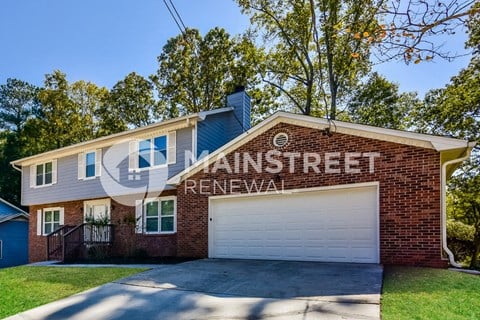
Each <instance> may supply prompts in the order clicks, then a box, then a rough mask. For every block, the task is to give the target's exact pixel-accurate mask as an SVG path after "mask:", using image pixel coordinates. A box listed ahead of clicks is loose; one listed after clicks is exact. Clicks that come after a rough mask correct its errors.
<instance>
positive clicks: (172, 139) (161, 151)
mask: <svg viewBox="0 0 480 320" xmlns="http://www.w3.org/2000/svg"><path fill="white" fill-rule="evenodd" d="M175 162H176V133H175V131H173V132H169V133H168V134H166V135H160V136H155V137H148V138H145V139H142V140H134V141H132V142H131V143H130V151H129V169H130V170H141V169H148V168H158V167H163V166H166V165H167V164H172V163H175Z"/></svg>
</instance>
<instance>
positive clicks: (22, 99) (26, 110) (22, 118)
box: [0, 79, 39, 132]
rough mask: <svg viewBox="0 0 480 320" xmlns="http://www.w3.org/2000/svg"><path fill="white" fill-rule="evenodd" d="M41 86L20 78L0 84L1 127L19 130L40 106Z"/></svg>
mask: <svg viewBox="0 0 480 320" xmlns="http://www.w3.org/2000/svg"><path fill="white" fill-rule="evenodd" d="M38 90H39V88H37V87H35V86H33V85H31V84H29V83H27V82H25V81H22V80H18V79H7V83H6V84H2V85H0V129H6V130H10V131H16V132H19V131H21V130H22V128H23V125H24V124H25V122H26V121H27V119H29V118H30V117H31V116H32V115H33V114H35V112H36V109H37V108H38V101H37V94H38Z"/></svg>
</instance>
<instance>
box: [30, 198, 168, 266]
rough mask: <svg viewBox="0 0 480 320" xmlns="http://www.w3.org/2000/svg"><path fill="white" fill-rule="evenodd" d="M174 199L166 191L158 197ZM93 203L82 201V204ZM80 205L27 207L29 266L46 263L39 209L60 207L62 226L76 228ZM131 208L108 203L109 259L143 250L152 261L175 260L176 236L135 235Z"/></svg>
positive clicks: (80, 216) (80, 210)
mask: <svg viewBox="0 0 480 320" xmlns="http://www.w3.org/2000/svg"><path fill="white" fill-rule="evenodd" d="M171 195H175V190H173V191H166V192H163V193H162V194H161V196H171ZM88 200H93V199H85V201H88ZM83 202H84V200H81V201H71V202H60V203H51V204H44V205H38V206H31V207H30V227H29V260H30V262H37V261H44V260H47V242H46V237H45V236H38V235H37V210H38V209H43V208H52V207H61V208H63V209H64V223H65V224H66V225H79V224H82V223H83V220H84V214H83ZM134 219H135V207H133V206H126V205H123V204H120V203H118V202H116V201H114V200H112V207H111V223H112V224H114V226H115V227H114V230H115V234H114V239H115V240H114V244H113V247H112V250H111V254H112V255H113V256H128V255H131V254H134V253H135V251H138V250H144V251H145V252H146V254H148V255H149V256H152V257H160V256H176V254H177V236H176V234H172V235H170V234H169V235H152V234H148V235H147V234H136V233H135V229H134V225H133V224H132V223H131V222H130V223H129V222H128V221H135V220H134Z"/></svg>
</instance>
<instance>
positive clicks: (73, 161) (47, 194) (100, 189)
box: [22, 127, 192, 206]
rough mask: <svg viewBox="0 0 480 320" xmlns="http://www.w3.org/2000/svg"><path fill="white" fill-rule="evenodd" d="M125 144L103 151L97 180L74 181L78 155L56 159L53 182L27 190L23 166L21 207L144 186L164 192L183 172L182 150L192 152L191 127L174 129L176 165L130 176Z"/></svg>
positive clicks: (126, 191) (121, 192) (127, 191)
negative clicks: (172, 178) (49, 184)
mask: <svg viewBox="0 0 480 320" xmlns="http://www.w3.org/2000/svg"><path fill="white" fill-rule="evenodd" d="M128 150H129V143H128V141H125V142H124V143H122V144H119V145H115V146H114V147H109V148H103V150H102V154H103V163H102V174H101V177H98V178H95V179H91V180H78V155H77V154H74V155H71V156H67V157H63V158H60V159H57V183H56V184H54V185H52V186H47V187H42V188H30V183H29V178H30V167H29V166H26V167H23V174H22V204H23V205H26V206H27V205H33V204H47V203H55V202H63V201H72V200H83V199H94V198H102V197H108V196H110V195H115V196H118V195H128V194H132V193H135V190H138V188H142V187H144V186H147V185H148V188H149V190H162V189H167V188H166V186H165V182H166V181H167V180H168V178H170V177H173V176H174V175H175V174H177V173H179V172H180V171H182V170H183V169H185V150H188V151H191V150H192V127H189V128H185V129H180V130H177V144H176V155H177V159H176V163H174V164H170V165H168V167H166V168H154V169H150V170H144V171H141V172H139V173H135V174H132V173H131V172H129V171H128Z"/></svg>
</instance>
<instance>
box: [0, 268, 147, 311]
mask: <svg viewBox="0 0 480 320" xmlns="http://www.w3.org/2000/svg"><path fill="white" fill-rule="evenodd" d="M144 270H146V269H141V268H71V267H66V268H62V267H28V266H23V267H15V268H7V269H1V270H0V319H2V318H4V317H7V316H10V315H13V314H16V313H19V312H22V311H25V310H28V309H31V308H34V307H37V306H40V305H43V304H46V303H48V302H52V301H55V300H59V299H61V298H65V297H67V296H70V295H72V294H75V293H78V292H81V291H84V290H87V289H89V288H93V287H96V286H99V285H101V284H104V283H107V282H111V281H113V280H116V279H119V278H123V277H126V276H129V275H131V274H134V273H138V272H141V271H144Z"/></svg>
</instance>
